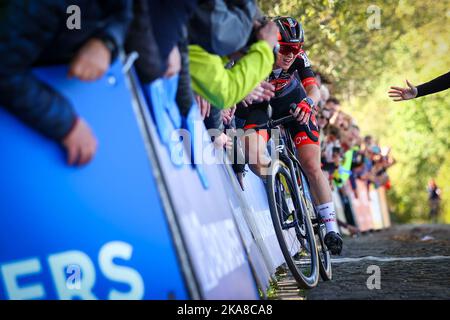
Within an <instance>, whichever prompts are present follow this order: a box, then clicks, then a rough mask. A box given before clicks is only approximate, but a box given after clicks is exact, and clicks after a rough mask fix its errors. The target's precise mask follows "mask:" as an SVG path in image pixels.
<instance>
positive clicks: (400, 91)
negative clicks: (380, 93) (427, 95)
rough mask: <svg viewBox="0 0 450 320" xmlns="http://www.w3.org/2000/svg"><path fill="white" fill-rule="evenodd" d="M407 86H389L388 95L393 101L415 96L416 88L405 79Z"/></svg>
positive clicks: (409, 98)
mask: <svg viewBox="0 0 450 320" xmlns="http://www.w3.org/2000/svg"><path fill="white" fill-rule="evenodd" d="M406 84H407V85H408V88H400V87H391V90H390V91H389V97H390V98H392V100H394V101H396V102H397V101H404V100H411V99H414V98H415V97H417V88H416V87H415V86H414V85H412V84H411V82H409V81H408V80H406Z"/></svg>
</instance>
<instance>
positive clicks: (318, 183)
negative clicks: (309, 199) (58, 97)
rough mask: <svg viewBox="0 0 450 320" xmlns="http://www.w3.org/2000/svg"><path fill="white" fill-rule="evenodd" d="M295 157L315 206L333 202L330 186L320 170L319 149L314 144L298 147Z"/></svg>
mask: <svg viewBox="0 0 450 320" xmlns="http://www.w3.org/2000/svg"><path fill="white" fill-rule="evenodd" d="M297 157H298V160H299V161H300V164H301V165H302V168H303V170H304V171H305V174H306V176H307V177H308V181H309V183H310V185H311V193H312V195H313V198H314V201H315V202H316V203H315V205H316V206H317V205H320V204H323V203H328V202H331V201H333V199H332V196H331V189H330V184H329V183H328V180H327V178H326V177H325V175H324V174H323V172H322V169H321V168H320V147H319V146H317V145H314V144H307V145H303V146H300V147H299V148H298V152H297Z"/></svg>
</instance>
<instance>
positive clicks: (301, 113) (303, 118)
mask: <svg viewBox="0 0 450 320" xmlns="http://www.w3.org/2000/svg"><path fill="white" fill-rule="evenodd" d="M290 112H291V114H292V115H294V117H295V118H296V119H297V121H298V122H300V124H307V123H309V118H310V117H311V112H312V110H311V107H310V106H309V104H308V103H307V102H306V101H304V100H303V101H302V102H300V103H299V104H298V105H297V108H296V109H295V111H292V110H290Z"/></svg>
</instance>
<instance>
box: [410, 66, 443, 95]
mask: <svg viewBox="0 0 450 320" xmlns="http://www.w3.org/2000/svg"><path fill="white" fill-rule="evenodd" d="M448 88H450V72H448V73H446V74H444V75H442V76H440V77H438V78H436V79H433V80H431V81H430V82H427V83H424V84H421V85H420V86H418V87H417V96H416V98H419V97H423V96H427V95H429V94H433V93H436V92H440V91H444V90H446V89H448Z"/></svg>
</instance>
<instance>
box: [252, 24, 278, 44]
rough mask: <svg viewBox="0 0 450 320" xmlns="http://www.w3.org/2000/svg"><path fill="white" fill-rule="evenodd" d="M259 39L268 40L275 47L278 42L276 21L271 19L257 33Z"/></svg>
mask: <svg viewBox="0 0 450 320" xmlns="http://www.w3.org/2000/svg"><path fill="white" fill-rule="evenodd" d="M256 38H257V39H258V40H264V41H267V43H268V44H269V46H270V47H271V48H272V49H273V48H275V46H276V45H277V44H278V27H277V25H276V24H275V22H273V21H270V22H268V23H267V24H266V25H265V26H264V27H262V28H261V29H260V30H259V31H258V33H257V34H256Z"/></svg>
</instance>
